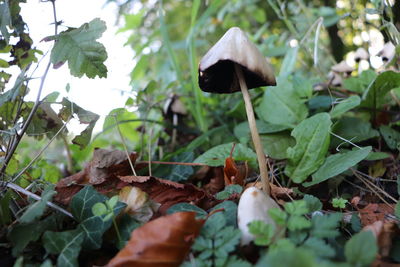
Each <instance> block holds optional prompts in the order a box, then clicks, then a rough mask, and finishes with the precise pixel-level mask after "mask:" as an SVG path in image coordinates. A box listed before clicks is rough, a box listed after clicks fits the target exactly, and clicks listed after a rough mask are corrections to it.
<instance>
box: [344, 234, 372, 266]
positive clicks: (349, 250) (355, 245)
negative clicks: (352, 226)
mask: <svg viewBox="0 0 400 267" xmlns="http://www.w3.org/2000/svg"><path fill="white" fill-rule="evenodd" d="M377 253H378V246H377V244H376V238H375V236H374V235H373V234H372V232H371V231H361V232H359V233H358V234H355V235H354V236H353V237H352V238H351V239H350V240H349V241H347V243H346V245H345V246H344V254H345V255H346V259H347V261H348V262H349V263H350V264H351V265H352V266H369V265H370V264H371V263H372V262H373V261H374V259H375V257H376V254H377Z"/></svg>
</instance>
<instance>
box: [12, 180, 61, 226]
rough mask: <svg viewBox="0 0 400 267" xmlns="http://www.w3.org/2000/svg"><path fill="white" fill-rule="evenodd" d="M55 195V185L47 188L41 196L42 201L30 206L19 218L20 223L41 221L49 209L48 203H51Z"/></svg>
mask: <svg viewBox="0 0 400 267" xmlns="http://www.w3.org/2000/svg"><path fill="white" fill-rule="evenodd" d="M55 194H56V191H54V185H49V186H47V187H46V188H45V190H44V191H43V193H42V195H41V200H38V201H36V202H35V203H33V204H31V205H29V207H28V209H27V210H26V211H25V212H24V214H22V216H21V217H20V218H19V221H20V222H21V223H31V222H33V221H34V220H36V219H39V218H40V217H41V216H42V215H43V213H44V211H45V209H46V207H47V205H46V204H47V202H48V201H50V200H51V198H52V197H53V196H54V195H55Z"/></svg>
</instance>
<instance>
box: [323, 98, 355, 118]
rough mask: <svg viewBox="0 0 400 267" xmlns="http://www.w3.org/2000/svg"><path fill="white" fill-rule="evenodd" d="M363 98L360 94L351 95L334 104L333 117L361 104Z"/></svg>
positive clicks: (331, 113)
mask: <svg viewBox="0 0 400 267" xmlns="http://www.w3.org/2000/svg"><path fill="white" fill-rule="evenodd" d="M360 102H361V98H360V97H359V96H358V95H353V96H350V97H349V98H346V99H345V100H343V101H341V102H340V103H339V104H338V105H336V106H334V107H333V109H332V110H331V112H330V115H331V118H337V117H340V116H341V115H343V114H345V113H346V112H347V111H349V110H351V109H353V108H355V107H357V106H358V105H360Z"/></svg>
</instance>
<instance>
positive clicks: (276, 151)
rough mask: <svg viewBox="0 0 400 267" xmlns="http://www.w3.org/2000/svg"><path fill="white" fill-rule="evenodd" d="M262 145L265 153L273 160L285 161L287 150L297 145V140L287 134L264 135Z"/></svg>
mask: <svg viewBox="0 0 400 267" xmlns="http://www.w3.org/2000/svg"><path fill="white" fill-rule="evenodd" d="M261 143H262V145H263V148H264V151H265V153H266V154H267V155H268V156H269V157H270V158H273V159H285V158H286V150H287V149H288V148H289V147H291V146H294V145H295V144H296V140H295V139H294V138H293V137H291V136H290V135H289V133H287V132H281V133H274V134H263V135H261Z"/></svg>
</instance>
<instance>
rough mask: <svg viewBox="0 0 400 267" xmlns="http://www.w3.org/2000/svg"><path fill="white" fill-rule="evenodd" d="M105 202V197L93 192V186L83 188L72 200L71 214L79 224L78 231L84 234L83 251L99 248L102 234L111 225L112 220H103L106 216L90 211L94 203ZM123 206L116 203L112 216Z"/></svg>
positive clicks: (123, 205)
mask: <svg viewBox="0 0 400 267" xmlns="http://www.w3.org/2000/svg"><path fill="white" fill-rule="evenodd" d="M106 200H107V197H105V196H103V195H101V194H100V193H98V192H97V191H96V190H94V188H93V186H85V187H84V188H83V189H81V191H79V192H78V193H77V194H75V196H74V197H73V198H72V201H71V212H72V215H73V216H74V217H75V219H76V220H77V221H79V222H80V224H79V226H78V229H79V230H80V231H82V232H83V233H84V241H83V244H82V247H83V248H85V249H98V248H100V247H101V243H102V236H103V234H104V232H105V231H106V230H107V229H108V228H110V226H111V225H112V220H103V219H104V218H105V217H106V216H107V214H104V215H102V216H96V215H94V214H93V211H92V207H93V206H94V205H96V203H104V202H105V201H106ZM125 206H126V205H125V204H123V203H121V202H118V204H117V205H116V206H115V208H114V209H113V213H114V216H117V215H118V214H119V213H120V212H121V211H122V210H123V209H124V207H125Z"/></svg>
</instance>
